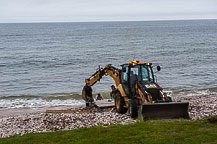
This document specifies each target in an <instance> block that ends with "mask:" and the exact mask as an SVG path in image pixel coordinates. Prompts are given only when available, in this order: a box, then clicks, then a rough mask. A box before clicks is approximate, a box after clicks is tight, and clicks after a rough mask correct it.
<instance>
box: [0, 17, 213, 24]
mask: <svg viewBox="0 0 217 144" xmlns="http://www.w3.org/2000/svg"><path fill="white" fill-rule="evenodd" d="M192 20H217V18H195V19H194V18H191V19H153V20H151V19H150V20H108V21H106V20H92V21H91V20H90V21H22V22H18V21H17V22H1V21H0V24H22V23H23V24H24V23H26V24H28V23H98V22H99V23H100V22H152V21H153V22H154V21H192Z"/></svg>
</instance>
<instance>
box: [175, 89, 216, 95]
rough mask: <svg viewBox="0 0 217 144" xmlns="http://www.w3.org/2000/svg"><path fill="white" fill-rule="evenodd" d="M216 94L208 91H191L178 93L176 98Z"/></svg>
mask: <svg viewBox="0 0 217 144" xmlns="http://www.w3.org/2000/svg"><path fill="white" fill-rule="evenodd" d="M210 94H217V92H212V91H210V90H208V89H207V90H191V91H183V92H180V93H178V94H177V95H176V96H201V95H210Z"/></svg>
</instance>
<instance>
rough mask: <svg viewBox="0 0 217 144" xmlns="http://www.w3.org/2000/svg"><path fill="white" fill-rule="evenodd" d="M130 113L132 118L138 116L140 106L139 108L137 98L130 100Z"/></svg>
mask: <svg viewBox="0 0 217 144" xmlns="http://www.w3.org/2000/svg"><path fill="white" fill-rule="evenodd" d="M129 114H130V116H131V118H136V117H138V108H137V103H136V100H135V99H132V100H130V103H129Z"/></svg>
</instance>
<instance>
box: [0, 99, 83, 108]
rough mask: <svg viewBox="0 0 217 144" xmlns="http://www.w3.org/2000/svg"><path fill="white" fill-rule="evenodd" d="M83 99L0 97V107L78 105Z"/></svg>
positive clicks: (81, 103)
mask: <svg viewBox="0 0 217 144" xmlns="http://www.w3.org/2000/svg"><path fill="white" fill-rule="evenodd" d="M84 104H85V103H84V101H83V100H73V99H68V100H43V99H11V100H8V99H1V100H0V108H37V107H43V106H79V105H84Z"/></svg>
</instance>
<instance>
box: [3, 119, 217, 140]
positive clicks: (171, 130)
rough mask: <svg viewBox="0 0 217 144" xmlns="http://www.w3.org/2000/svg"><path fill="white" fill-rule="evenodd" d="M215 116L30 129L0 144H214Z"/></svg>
mask: <svg viewBox="0 0 217 144" xmlns="http://www.w3.org/2000/svg"><path fill="white" fill-rule="evenodd" d="M216 119H217V116H216V117H211V118H209V119H206V120H199V121H187V120H181V121H173V122H169V121H148V122H137V123H135V124H128V125H120V124H118V125H112V126H109V127H93V128H83V129H76V130H70V131H58V132H46V133H31V134H26V135H23V136H18V135H17V136H13V137H9V138H3V139H0V144H56V143H57V144H143V143H153V144H155V143H168V144H173V143H176V144H188V143H190V144H199V143H203V144H206V143H209V144H216V143H217V123H216Z"/></svg>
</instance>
